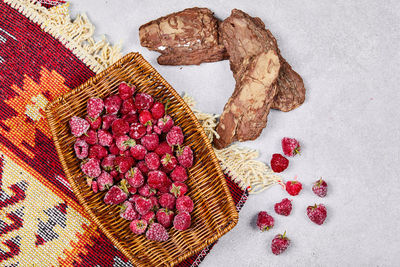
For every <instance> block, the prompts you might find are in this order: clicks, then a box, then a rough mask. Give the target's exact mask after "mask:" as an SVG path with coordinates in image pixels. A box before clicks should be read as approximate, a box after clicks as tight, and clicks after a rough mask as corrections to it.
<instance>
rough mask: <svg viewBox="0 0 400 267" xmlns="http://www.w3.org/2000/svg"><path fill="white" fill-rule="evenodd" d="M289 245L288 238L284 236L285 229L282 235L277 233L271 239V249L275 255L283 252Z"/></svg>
mask: <svg viewBox="0 0 400 267" xmlns="http://www.w3.org/2000/svg"><path fill="white" fill-rule="evenodd" d="M289 245H290V239H289V238H287V237H286V231H285V232H284V233H283V235H281V234H278V235H276V236H275V237H274V239H272V243H271V250H272V253H274V254H275V255H279V254H281V253H282V252H284V251H285V250H286V249H287V248H288V247H289Z"/></svg>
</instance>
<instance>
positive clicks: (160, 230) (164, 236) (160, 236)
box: [146, 223, 169, 242]
mask: <svg viewBox="0 0 400 267" xmlns="http://www.w3.org/2000/svg"><path fill="white" fill-rule="evenodd" d="M146 237H147V239H149V240H152V241H157V242H162V241H167V240H168V238H169V235H168V232H167V230H166V229H165V228H164V226H162V225H161V224H159V223H153V224H152V225H150V228H149V230H147V232H146Z"/></svg>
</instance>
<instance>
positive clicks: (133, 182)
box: [125, 167, 144, 188]
mask: <svg viewBox="0 0 400 267" xmlns="http://www.w3.org/2000/svg"><path fill="white" fill-rule="evenodd" d="M125 179H126V180H127V181H128V183H129V185H130V186H133V187H135V188H139V187H141V186H142V185H143V184H144V176H143V174H142V172H141V171H140V170H139V168H137V167H134V168H131V169H130V170H129V171H128V172H126V173H125Z"/></svg>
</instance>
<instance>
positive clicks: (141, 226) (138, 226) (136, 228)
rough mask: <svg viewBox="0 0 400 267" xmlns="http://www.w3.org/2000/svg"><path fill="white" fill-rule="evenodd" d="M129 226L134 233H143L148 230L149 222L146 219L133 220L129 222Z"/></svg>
mask: <svg viewBox="0 0 400 267" xmlns="http://www.w3.org/2000/svg"><path fill="white" fill-rule="evenodd" d="M129 228H130V229H131V231H132V232H133V233H134V234H137V235H141V234H143V233H144V232H146V229H147V222H146V221H145V220H133V221H131V223H130V224H129Z"/></svg>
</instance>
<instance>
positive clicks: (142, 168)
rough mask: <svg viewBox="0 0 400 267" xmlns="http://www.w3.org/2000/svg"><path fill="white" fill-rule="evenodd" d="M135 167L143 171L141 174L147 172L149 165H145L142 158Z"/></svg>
mask: <svg viewBox="0 0 400 267" xmlns="http://www.w3.org/2000/svg"><path fill="white" fill-rule="evenodd" d="M136 167H138V168H139V170H140V171H141V172H142V173H143V174H146V175H147V174H148V173H149V171H150V169H149V167H147V165H146V162H144V160H142V161H139V162H138V163H137V165H136Z"/></svg>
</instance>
